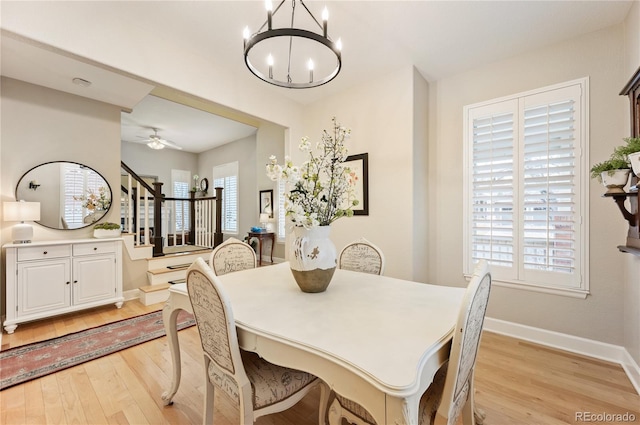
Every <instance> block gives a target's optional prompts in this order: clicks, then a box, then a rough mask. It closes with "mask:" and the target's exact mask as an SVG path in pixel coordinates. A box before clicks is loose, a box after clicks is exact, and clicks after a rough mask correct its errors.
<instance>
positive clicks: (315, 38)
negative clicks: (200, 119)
mask: <svg viewBox="0 0 640 425" xmlns="http://www.w3.org/2000/svg"><path fill="white" fill-rule="evenodd" d="M296 2H298V3H299V4H300V5H302V7H303V11H304V12H306V13H307V14H308V16H309V17H310V19H311V23H312V25H317V26H318V28H319V29H320V33H316V32H313V31H309V30H307V29H303V28H296V27H295V26H294V22H295V12H296ZM284 3H285V0H282V1H281V2H280V4H279V5H278V6H277V7H276V9H275V10H273V5H272V1H271V0H265V6H266V11H267V20H266V22H265V23H264V24H263V25H262V26H261V27H260V29H259V30H258V31H257V32H256V33H254V34H250V32H249V28H248V27H247V28H245V30H244V62H245V64H246V65H247V68H249V71H251V72H252V73H253V74H254V75H255V76H256V77H258V78H260V79H261V80H262V81H265V82H267V83H269V84H273V85H275V86H279V87H285V88H291V89H306V88H312V87H318V86H321V85H323V84H326V83H328V82H329V81H331V80H333V79H334V78H335V77H336V76H337V75H338V74H339V73H340V70H341V69H342V52H341V50H342V42H341V40H340V39H338V41H337V42H333V41H332V40H331V39H330V38H329V36H328V35H327V21H328V18H329V13H328V11H327V8H326V7H325V9H324V11H323V13H322V24H320V22H318V20H317V19H316V18H315V16H313V13H311V11H310V10H309V9H308V8H307V6H306V5H305V4H304V1H303V0H291V20H290V25H291V26H290V27H282V28H273V27H272V20H273V17H274V16H275V14H276V13H277V12H278V11H279V10H280V8H281V6H282V5H283V4H284ZM307 19H309V18H307ZM265 27H266V29H265ZM263 30H264V31H263ZM281 37H288V38H289V43H288V44H289V48H288V61H284V62H281V63H285V64H286V77H285V78H284V79H282V78H281V79H278V78H274V76H273V75H274V73H273V64H274V59H273V57H272V55H271V53H269V55H268V57H267V58H266V59H267V62H268V74H267V72H266V70H265V68H264V67H259V66H257V62H254V63H252V60H254V61H255V57H250V56H249V54H250V52H251V49H253V48H254V47H256V46H257V45H258V44H259V43H261V42H265V41H267V40H275V39H277V38H281ZM294 39H300V40H302V39H306V40H310V41H312V42H315V43H318V44H319V45H320V46H322V47H318V48H317V49H316V48H315V47H314V46H317V45H314V44H313V43H311V44H308V45H306V47H305V48H303V49H302V51H303V52H305V53H309V52H313V53H311V56H313V55H314V54H316V55H317V54H320V55H321V56H322V57H323V61H322V62H325V63H324V64H321V65H322V66H321V68H320V69H321V76H319V77H320V78H319V79H316V78H315V77H314V68H315V64H314V60H312V57H310V58H309V61H308V69H309V79H308V80H306V81H300V76H301V75H300V62H299V60H298V59H299V56H300V52H299V51H300V50H301V49H300V47H299V46H298V48H296V49H295V50H296V51H298V52H297V54H294V53H293V51H294V47H293V41H294ZM280 43H281V42H280ZM280 43H278V42H276V43H275V44H273V42H269V43H264V44H263V45H262V46H261V47H260V49H256V51H261V50H263V49H264V48H265V47H273V46H277V47H276V50H279V46H282V44H280ZM296 45H297V44H296ZM303 45H304V44H303ZM307 49H309V50H307ZM325 49H328V51H331V53H328V51H327V50H325ZM264 50H267V51H268V49H264ZM320 52H323V53H320ZM274 53H275V52H274ZM258 54H259V53H258ZM253 56H256V54H255V53H254V54H253ZM333 56H335V60H336V63H335V66H333V65H331V63H332V62H333V59H331V58H332V57H333ZM292 58H293V59H294V60H293V61H292ZM316 59H317V58H316ZM282 69H283V68H280V73H279V75H282ZM292 71H293V72H292ZM294 79H296V80H298V82H296V81H294Z"/></svg>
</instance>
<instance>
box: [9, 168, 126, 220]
mask: <svg viewBox="0 0 640 425" xmlns="http://www.w3.org/2000/svg"><path fill="white" fill-rule="evenodd" d="M59 163H68V164H77V165H79V166H80V167H85V168H89V169H90V170H91V171H93V172H94V173H96V174H97V175H98V176H100V178H102V180H103V181H104V182H105V184H106V185H107V187H108V188H109V194H110V196H111V204H110V205H109V208H107V210H106V211H105V215H106V214H107V213H108V212H109V211H111V207H113V189H111V185H110V184H109V181H108V180H107V179H105V178H104V176H103V175H102V174H100V173H99V172H98V171H97V170H96V169H95V168H92V167H89V166H88V165H85V164H81V163H79V162H75V161H62V160H60V161H48V162H43V163H42V164H38V165H36V166H34V167H31V168H30V169H29V170H27V171H26V172H25V173H24V174H22V176H21V177H20V179H18V183H16V188H15V198H16V200H20V199H19V198H18V188H19V187H20V183H22V180H23V179H24V178H25V177H26V176H27V174H29V173H30V172H31V171H33V170H35V169H36V168H38V167H42V166H43V165H47V164H59ZM38 186H40V185H38ZM99 221H100V219H99V220H97V221H96V222H94V223H87V224H86V225H85V226H81V227H74V228H73V229H65V228H61V227H52V226H47V225H46V224H42V223H41V222H40V221H35V222H34V223H37V224H39V225H40V226H42V227H46V228H49V229H54V230H78V229H84V228H85V227H89V226H94V225H95V224H96V223H98V222H99Z"/></svg>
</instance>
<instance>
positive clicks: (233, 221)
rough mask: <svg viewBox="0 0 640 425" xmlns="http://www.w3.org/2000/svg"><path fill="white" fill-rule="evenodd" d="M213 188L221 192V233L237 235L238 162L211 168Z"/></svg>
mask: <svg viewBox="0 0 640 425" xmlns="http://www.w3.org/2000/svg"><path fill="white" fill-rule="evenodd" d="M213 187H221V188H222V189H223V190H222V231H223V232H225V233H238V162H230V163H228V164H223V165H218V166H216V167H213Z"/></svg>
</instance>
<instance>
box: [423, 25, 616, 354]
mask: <svg viewBox="0 0 640 425" xmlns="http://www.w3.org/2000/svg"><path fill="white" fill-rule="evenodd" d="M622 46H623V30H622V27H621V26H618V27H613V28H610V29H606V30H602V31H599V32H596V33H592V34H588V35H585V36H582V37H579V38H576V39H573V40H569V41H567V42H564V43H561V44H556V45H553V46H549V47H547V48H544V49H541V50H538V51H534V52H531V53H527V54H524V55H521V56H517V57H514V58H512V59H509V60H506V61H502V62H498V63H493V64H489V65H486V66H483V67H480V68H477V69H474V70H473V71H470V72H467V73H464V74H461V75H457V76H454V77H451V78H447V79H444V80H441V81H438V82H437V83H436V84H434V85H433V86H432V87H431V89H432V91H431V96H432V101H433V102H434V103H435V105H436V111H432V115H431V122H434V123H435V124H436V125H435V128H432V132H431V138H430V142H429V156H430V161H429V167H430V171H429V190H430V192H431V197H430V200H431V201H432V202H431V204H430V209H429V211H430V213H429V217H430V222H429V223H430V229H429V230H430V237H429V241H430V249H429V252H430V259H429V260H430V261H429V263H430V269H429V277H430V280H431V281H433V282H439V283H448V284H458V285H460V284H463V282H464V280H463V277H462V223H463V217H462V210H461V205H462V201H463V199H462V191H461V188H462V187H463V171H462V170H461V168H460V166H459V165H460V164H461V163H462V131H463V130H462V120H463V115H462V108H463V106H464V105H467V104H472V103H475V102H480V101H485V100H489V99H493V98H497V97H500V96H506V95H510V94H514V93H519V92H524V91H527V90H532V89H535V88H538V87H544V86H547V85H551V84H555V83H560V82H563V81H569V80H573V79H576V78H581V77H589V79H590V93H589V96H590V103H589V108H590V117H591V119H590V127H589V131H590V149H589V152H588V154H589V155H590V159H589V162H590V163H593V162H594V161H599V160H602V159H605V158H607V157H608V156H609V154H610V152H611V150H612V148H613V147H614V146H616V145H619V144H621V143H622V138H623V137H624V136H625V132H624V131H623V129H622V122H623V120H624V116H625V114H626V113H627V111H626V108H625V100H624V99H622V98H621V97H620V96H618V93H619V91H620V89H621V88H622V87H623V86H624V83H625V82H626V81H625V78H626V73H625V72H624V70H623V66H622V64H623V50H622ZM585 154H587V153H586V152H585ZM589 189H590V193H589V196H590V202H589V211H584V212H583V215H585V216H586V215H587V214H588V215H589V218H590V223H591V224H590V228H589V232H590V241H591V243H590V246H589V249H590V258H589V259H588V264H589V267H590V287H591V295H590V296H589V297H587V299H586V300H581V299H574V298H568V297H563V296H557V295H549V294H542V293H535V292H530V291H525V290H517V289H508V288H504V287H498V286H495V287H494V289H493V291H492V294H491V301H490V304H489V311H488V315H489V316H490V317H493V318H496V319H502V320H507V321H511V322H515V323H520V324H524V325H529V326H534V327H539V328H542V329H547V330H551V331H557V332H562V333H567V334H570V335H576V336H580V337H584V338H590V339H594V340H598V341H603V342H608V343H612V344H617V345H620V344H622V341H623V326H622V323H623V313H622V310H623V296H624V294H623V287H624V276H623V264H624V263H623V261H624V259H625V258H626V256H627V254H622V253H620V252H619V251H618V250H617V248H616V246H617V245H620V244H624V243H625V237H626V226H625V222H624V220H623V219H622V217H621V215H620V213H619V211H618V209H617V207H616V206H615V204H614V203H613V202H612V201H611V200H610V199H604V198H602V197H601V194H602V193H603V187H602V186H600V185H599V184H598V183H597V182H596V181H592V182H591V185H590V188H589ZM603 223H607V224H606V225H603Z"/></svg>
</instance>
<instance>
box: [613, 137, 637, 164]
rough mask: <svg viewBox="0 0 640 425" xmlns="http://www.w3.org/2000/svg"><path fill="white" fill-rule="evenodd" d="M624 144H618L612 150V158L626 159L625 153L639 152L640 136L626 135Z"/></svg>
mask: <svg viewBox="0 0 640 425" xmlns="http://www.w3.org/2000/svg"><path fill="white" fill-rule="evenodd" d="M624 141H625V142H626V143H627V144H626V145H622V146H618V147H616V148H615V149H614V150H613V155H612V157H613V158H617V159H627V155H630V154H632V153H636V152H640V137H627V138H626V139H624Z"/></svg>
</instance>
